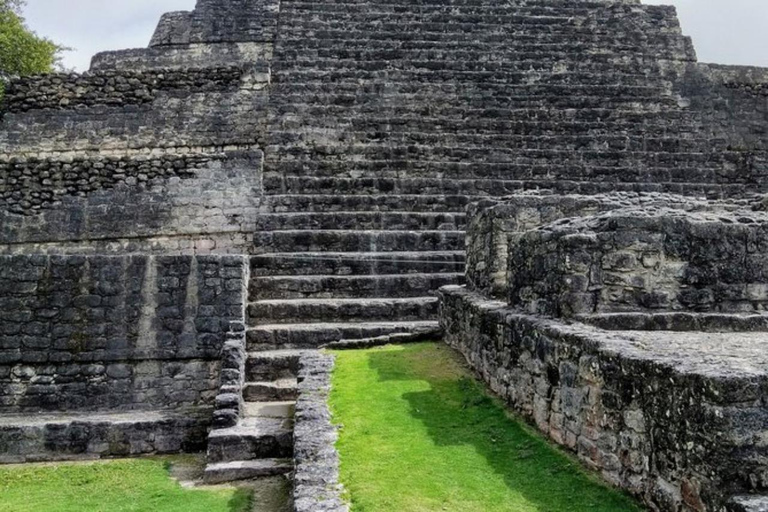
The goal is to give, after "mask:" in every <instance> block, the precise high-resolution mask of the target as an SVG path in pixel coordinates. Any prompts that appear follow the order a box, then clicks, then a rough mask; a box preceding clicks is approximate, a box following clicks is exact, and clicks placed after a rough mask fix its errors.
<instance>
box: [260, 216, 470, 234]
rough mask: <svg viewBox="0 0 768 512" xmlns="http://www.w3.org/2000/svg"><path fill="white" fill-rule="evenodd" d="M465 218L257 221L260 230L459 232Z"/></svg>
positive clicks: (281, 218) (269, 218)
mask: <svg viewBox="0 0 768 512" xmlns="http://www.w3.org/2000/svg"><path fill="white" fill-rule="evenodd" d="M465 225H466V215H465V214H463V213H454V212H427V213H424V212H362V211H356V212H355V211H353V212H306V213H305V212H291V213H268V214H262V215H260V216H259V217H257V218H256V229H257V230H259V231H269V230H287V229H358V230H371V229H372V230H384V231H393V230H395V231H402V230H405V231H407V230H421V229H423V230H431V231H456V230H460V229H463V228H464V226H465Z"/></svg>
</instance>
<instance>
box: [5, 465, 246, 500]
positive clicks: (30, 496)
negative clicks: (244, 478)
mask: <svg viewBox="0 0 768 512" xmlns="http://www.w3.org/2000/svg"><path fill="white" fill-rule="evenodd" d="M173 460H174V459H173V458H151V459H130V460H115V461H105V462H93V463H85V464H84V463H62V464H50V465H49V464H46V465H24V466H9V467H5V468H0V512H102V511H103V512H245V511H246V510H247V508H248V506H249V504H250V501H251V493H250V491H249V490H247V489H238V488H232V487H226V488H207V489H184V488H182V487H181V485H179V483H178V482H177V481H175V480H173V479H172V478H171V477H170V474H169V468H170V463H171V462H172V461H173Z"/></svg>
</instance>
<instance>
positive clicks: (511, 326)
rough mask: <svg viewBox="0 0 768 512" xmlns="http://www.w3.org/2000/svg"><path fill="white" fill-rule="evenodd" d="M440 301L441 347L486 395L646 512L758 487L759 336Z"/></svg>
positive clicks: (457, 291) (766, 385) (763, 412)
mask: <svg viewBox="0 0 768 512" xmlns="http://www.w3.org/2000/svg"><path fill="white" fill-rule="evenodd" d="M440 295H441V324H442V327H443V328H444V329H445V332H446V337H445V340H446V342H447V343H448V344H449V345H450V346H452V347H454V348H456V349H457V350H459V351H460V352H461V353H462V354H464V356H465V357H466V358H467V361H468V362H469V364H470V365H471V366H472V368H474V370H475V371H476V372H477V373H478V374H479V375H480V376H481V377H482V378H483V380H485V381H486V382H487V383H488V384H489V385H490V387H491V389H492V390H493V391H494V392H496V393H497V394H499V395H500V396H501V397H502V398H503V399H504V400H505V401H506V402H507V403H508V404H509V405H510V406H511V407H512V408H513V409H514V410H515V411H517V412H518V413H520V414H521V415H522V416H523V417H524V418H526V419H528V420H529V421H531V422H532V423H534V424H535V425H536V427H537V428H538V429H539V430H541V431H542V432H544V433H545V434H547V435H548V436H549V437H550V438H551V439H552V440H554V441H555V442H556V443H558V444H561V445H563V446H565V447H567V448H568V449H570V450H572V451H574V452H575V453H576V454H577V455H578V457H579V459H580V460H581V461H582V462H584V463H585V464H586V465H587V466H588V467H590V468H591V469H593V470H595V471H598V472H600V474H601V475H602V476H603V477H604V478H605V479H606V480H608V481H609V482H611V483H613V484H614V485H616V486H619V487H621V488H623V489H626V490H628V491H630V492H631V493H632V494H634V495H636V496H638V497H639V498H641V499H642V500H643V501H644V502H645V503H646V504H648V505H649V506H650V507H651V509H652V510H663V511H679V510H693V511H704V510H722V509H723V507H724V506H725V502H726V501H727V499H728V498H729V497H730V496H732V495H736V494H740V493H749V492H760V491H765V490H766V489H768V475H766V474H765V469H764V468H765V462H766V455H765V453H766V444H765V441H764V439H765V435H766V432H765V425H766V421H768V408H766V406H765V402H764V396H765V393H766V391H768V374H766V371H765V368H766V366H765V363H766V362H767V361H766V360H765V357H764V356H763V355H762V354H764V351H765V350H766V349H767V348H768V340H766V337H765V336H764V334H763V333H756V334H743V335H738V336H737V335H735V334H732V333H729V334H724V335H718V334H697V333H659V332H648V333H647V334H643V333H639V332H630V333H626V332H625V333H622V332H609V331H602V330H599V329H597V328H594V327H590V326H586V325H580V324H570V325H566V324H563V323H559V322H556V321H552V320H547V319H543V318H539V317H533V316H528V315H525V314H521V313H520V312H519V311H515V310H514V309H511V308H509V307H507V306H506V305H505V304H504V303H502V302H493V301H488V300H486V299H483V298H482V297H480V296H479V295H476V294H474V293H472V292H469V291H467V290H466V289H464V288H461V287H446V288H443V289H442V290H441V294H440ZM736 347H738V350H736ZM702 354H706V356H703V355H702Z"/></svg>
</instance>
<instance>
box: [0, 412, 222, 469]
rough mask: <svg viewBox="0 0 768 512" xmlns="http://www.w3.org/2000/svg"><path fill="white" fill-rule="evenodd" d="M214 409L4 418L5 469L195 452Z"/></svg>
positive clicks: (1, 460) (0, 443)
mask: <svg viewBox="0 0 768 512" xmlns="http://www.w3.org/2000/svg"><path fill="white" fill-rule="evenodd" d="M210 422H211V420H210V409H208V408H198V409H190V410H189V411H188V412H183V411H175V412H171V411H130V412H119V413H82V414H63V413H62V414H49V413H45V414H23V415H21V414H19V415H3V416H0V464H10V463H25V462H43V461H59V460H78V459H96V458H102V457H126V456H137V455H149V454H168V453H181V452H196V451H201V450H203V449H204V448H205V440H206V434H207V430H208V427H209V425H210Z"/></svg>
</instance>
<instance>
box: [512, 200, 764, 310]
mask: <svg viewBox="0 0 768 512" xmlns="http://www.w3.org/2000/svg"><path fill="white" fill-rule="evenodd" d="M766 228H768V218H766V217H765V216H764V215H762V214H758V213H756V212H733V213H726V212H721V213H706V212H698V213H687V212H683V211H680V210H669V209H664V208H645V209H637V208H636V209H627V210H616V211H613V212H609V213H605V214H602V215H597V216H594V217H586V218H575V219H562V220H560V221H558V222H555V223H553V224H549V225H546V226H543V227H540V228H538V229H534V230H531V231H529V232H527V233H525V234H524V235H523V236H522V237H520V239H519V240H518V241H517V243H516V244H515V245H514V246H513V247H511V248H510V260H509V280H510V281H509V303H510V304H511V305H513V306H517V307H520V308H521V309H523V310H525V311H528V312H530V313H539V314H547V315H556V316H566V317H568V316H574V315H578V314H585V313H606V312H619V311H641V310H693V311H702V312H703V311H721V312H745V311H764V310H765V306H766V304H767V303H768V267H766V262H765V258H764V254H765V250H766V247H768V236H767V235H768V231H767V230H766Z"/></svg>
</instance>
